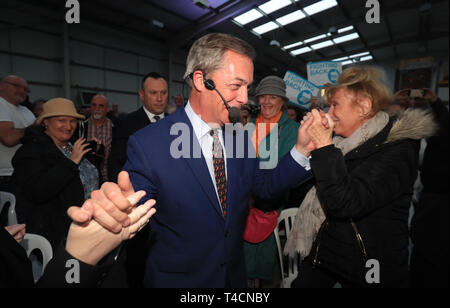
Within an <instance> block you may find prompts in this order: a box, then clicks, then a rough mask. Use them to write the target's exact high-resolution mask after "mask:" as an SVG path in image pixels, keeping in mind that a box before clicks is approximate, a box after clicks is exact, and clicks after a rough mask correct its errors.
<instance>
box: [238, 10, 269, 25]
mask: <svg viewBox="0 0 450 308" xmlns="http://www.w3.org/2000/svg"><path fill="white" fill-rule="evenodd" d="M260 17H263V14H261V12H259V11H258V10H256V9H253V10H250V11H248V12H246V13H244V14H241V15H239V16H238V17H236V18H234V20H235V21H237V22H238V23H240V24H241V25H246V24H248V23H250V22H252V21H254V20H256V19H258V18H260Z"/></svg>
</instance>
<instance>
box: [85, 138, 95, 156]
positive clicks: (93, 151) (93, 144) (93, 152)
mask: <svg viewBox="0 0 450 308" xmlns="http://www.w3.org/2000/svg"><path fill="white" fill-rule="evenodd" d="M87 143H88V144H89V146H87V147H86V148H87V149H91V151H90V152H89V153H91V154H95V152H96V151H97V142H96V141H95V140H91V141H88V142H87Z"/></svg>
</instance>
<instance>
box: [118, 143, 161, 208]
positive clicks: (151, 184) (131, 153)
mask: <svg viewBox="0 0 450 308" xmlns="http://www.w3.org/2000/svg"><path fill="white" fill-rule="evenodd" d="M127 155H128V160H127V162H126V164H125V166H124V170H125V171H127V172H128V173H129V175H130V180H131V182H132V183H133V188H134V190H135V191H138V190H144V191H145V192H146V195H145V196H144V197H143V198H142V200H141V201H140V203H145V202H146V201H147V200H148V199H154V198H156V196H157V195H158V188H157V187H158V185H157V177H156V176H155V174H154V172H153V170H152V167H151V162H152V159H151V157H150V156H149V154H148V153H144V151H143V149H142V147H141V145H140V143H139V142H138V141H137V139H136V137H135V136H134V135H132V136H131V137H130V138H129V141H128V147H127Z"/></svg>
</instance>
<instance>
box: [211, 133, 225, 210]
mask: <svg viewBox="0 0 450 308" xmlns="http://www.w3.org/2000/svg"><path fill="white" fill-rule="evenodd" d="M209 133H210V135H211V136H212V137H213V140H214V141H213V147H212V154H213V164H214V176H215V178H216V186H217V193H218V194H219V201H220V205H221V206H222V212H223V218H225V217H226V214H227V178H226V175H225V161H224V158H223V149H222V145H221V144H220V140H219V136H218V135H217V130H211V131H210V132H209Z"/></svg>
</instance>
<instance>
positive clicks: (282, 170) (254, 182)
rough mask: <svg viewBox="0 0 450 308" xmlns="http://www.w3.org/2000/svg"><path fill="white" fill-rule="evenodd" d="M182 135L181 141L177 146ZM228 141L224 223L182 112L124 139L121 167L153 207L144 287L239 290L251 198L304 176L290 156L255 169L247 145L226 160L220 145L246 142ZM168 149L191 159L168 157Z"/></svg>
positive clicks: (255, 162) (283, 187) (286, 186)
mask: <svg viewBox="0 0 450 308" xmlns="http://www.w3.org/2000/svg"><path fill="white" fill-rule="evenodd" d="M171 129H172V133H173V135H171V134H170V131H171ZM181 136H183V137H186V138H187V139H185V140H187V142H184V143H182V145H180V144H181V142H180V140H181V138H182V137H181ZM228 137H230V136H227V133H226V131H225V132H224V139H225V143H226V144H225V148H226V155H227V215H226V219H224V218H223V215H222V211H221V208H220V205H219V201H218V199H217V196H216V192H215V188H214V184H213V182H212V179H211V176H210V174H209V171H208V167H207V165H206V162H205V159H204V158H203V155H202V154H201V150H200V145H199V143H198V141H197V139H196V137H195V133H194V131H193V128H192V125H191V123H190V121H189V119H188V117H187V115H186V112H185V111H184V109H182V108H180V109H178V110H177V111H176V112H175V113H174V114H173V115H172V116H169V117H167V118H165V119H163V120H161V121H158V122H157V123H156V124H154V125H150V126H147V127H145V128H143V129H141V130H140V131H138V132H137V133H136V134H134V135H132V136H131V137H130V140H129V143H128V150H127V152H128V161H127V163H126V164H125V167H124V169H125V170H126V171H128V172H129V174H130V178H131V182H132V184H133V187H134V189H135V190H136V191H137V190H145V191H146V192H147V195H146V196H145V199H148V198H154V199H156V202H157V203H156V205H155V208H156V210H157V212H156V214H155V215H154V216H153V217H152V218H151V220H150V235H149V239H148V247H147V248H146V249H148V257H147V261H146V274H145V282H144V284H145V286H146V287H193V288H201V287H202V288H205V287H206V288H214V287H225V285H226V281H227V286H230V287H246V284H247V280H246V270H245V263H244V256H243V232H244V228H245V223H246V218H247V214H248V199H249V196H250V194H251V192H253V193H255V194H256V195H259V196H261V197H269V196H270V195H272V194H274V193H278V192H281V191H284V190H287V189H289V188H291V187H294V186H296V185H298V184H300V183H302V182H304V181H306V180H308V179H309V178H310V177H311V173H310V172H307V171H306V170H305V169H304V168H303V167H301V166H300V165H299V164H298V163H297V162H295V160H294V159H293V158H292V156H291V155H290V154H289V153H288V154H287V155H285V157H283V158H282V159H281V160H280V162H279V164H278V166H277V168H275V169H272V170H262V169H260V168H259V161H258V159H257V158H255V155H254V153H253V152H252V151H254V150H253V148H252V147H248V146H245V151H244V152H245V153H244V154H245V155H244V158H237V157H233V156H237V155H233V153H231V151H230V150H229V144H227V140H232V142H233V145H234V147H233V148H234V149H236V140H239V138H241V137H243V138H244V139H245V142H247V141H248V142H251V141H249V140H248V134H247V133H246V132H245V131H241V132H237V133H236V134H232V136H231V138H230V139H228ZM246 144H247V143H246ZM171 147H172V152H174V151H175V152H176V150H180V149H182V150H188V151H187V152H188V153H190V156H189V155H186V156H189V157H192V156H193V155H196V157H197V158H193V157H192V158H189V157H182V158H174V157H173V155H171ZM199 153H200V154H199ZM252 157H253V158H252Z"/></svg>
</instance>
